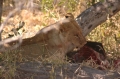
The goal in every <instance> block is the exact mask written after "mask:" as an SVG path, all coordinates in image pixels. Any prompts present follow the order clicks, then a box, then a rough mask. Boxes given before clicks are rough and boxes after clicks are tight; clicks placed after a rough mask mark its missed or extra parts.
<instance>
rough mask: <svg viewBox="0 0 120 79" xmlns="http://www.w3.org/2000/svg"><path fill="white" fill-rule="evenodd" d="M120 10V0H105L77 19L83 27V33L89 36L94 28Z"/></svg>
mask: <svg viewBox="0 0 120 79" xmlns="http://www.w3.org/2000/svg"><path fill="white" fill-rule="evenodd" d="M119 10H120V0H104V2H98V3H96V4H94V5H93V6H91V7H90V8H88V9H87V10H85V11H84V12H82V13H81V14H80V15H79V16H78V17H77V18H76V21H77V23H78V24H79V25H80V27H81V28H82V29H83V35H84V36H87V35H88V34H89V33H90V32H91V31H92V30H93V29H94V28H96V27H97V26H98V25H100V24H101V23H103V22H105V21H106V20H107V17H108V15H109V17H111V16H113V15H114V14H116V13H117V12H118V11H119Z"/></svg>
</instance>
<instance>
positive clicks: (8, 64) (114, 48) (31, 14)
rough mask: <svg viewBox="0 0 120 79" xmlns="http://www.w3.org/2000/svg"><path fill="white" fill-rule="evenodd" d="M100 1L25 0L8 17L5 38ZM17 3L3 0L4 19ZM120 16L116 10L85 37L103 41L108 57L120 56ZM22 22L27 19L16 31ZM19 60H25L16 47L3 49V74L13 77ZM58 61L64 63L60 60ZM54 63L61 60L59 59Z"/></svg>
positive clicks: (0, 59)
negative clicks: (14, 48)
mask: <svg viewBox="0 0 120 79" xmlns="http://www.w3.org/2000/svg"><path fill="white" fill-rule="evenodd" d="M31 1H32V0H31ZM97 1H98V2H99V1H103V0H33V2H34V4H32V3H31V4H30V1H29V0H26V1H25V4H24V7H23V8H24V9H22V10H20V11H19V12H16V13H15V14H14V16H12V17H11V18H10V19H9V20H8V23H7V24H6V25H5V26H6V27H5V28H4V29H3V32H2V39H6V38H9V37H12V36H16V35H25V34H26V33H30V35H32V34H33V33H35V32H37V31H38V30H40V29H41V28H43V27H45V26H47V25H50V24H52V23H54V22H56V21H58V20H60V19H61V18H63V17H64V14H66V13H68V12H71V13H73V14H74V16H75V17H76V16H77V15H78V14H80V13H81V12H82V11H84V10H85V9H86V8H88V7H89V6H90V5H92V4H94V3H96V2H97ZM16 4H17V3H15V2H14V0H4V4H3V16H2V22H4V21H5V19H6V17H7V16H8V13H9V12H11V11H13V10H14V9H15V7H16V6H15V5H16ZM32 5H34V6H32ZM119 20H120V13H117V14H116V15H115V16H114V17H112V18H108V20H107V21H106V22H105V23H103V24H101V25H99V26H98V27H97V28H96V29H95V30H93V31H92V32H91V33H90V34H89V35H88V36H87V37H86V39H87V40H90V41H98V42H102V44H103V45H104V48H105V51H106V53H107V55H108V59H110V58H112V59H116V58H120V49H119V48H120V22H119ZM21 22H25V24H24V25H23V27H22V28H20V29H19V30H17V34H15V32H16V31H13V30H14V29H16V28H19V27H20V23H21ZM30 35H28V36H24V38H26V37H29V36H30ZM16 61H19V62H23V61H25V59H24V58H23V57H22V56H21V55H20V54H18V53H17V51H16V52H14V53H12V52H5V53H0V65H4V67H3V68H0V69H1V70H0V78H5V79H12V77H14V75H15V74H14V72H15V69H16ZM46 61H47V62H49V61H48V60H47V59H44V60H43V63H45V62H46ZM59 62H60V63H61V61H60V60H59ZM54 63H57V64H58V62H57V61H55V62H54ZM64 63H66V62H64ZM0 67H2V66H0ZM6 69H7V71H6ZM53 73H55V72H54V71H51V74H53ZM51 79H53V77H51Z"/></svg>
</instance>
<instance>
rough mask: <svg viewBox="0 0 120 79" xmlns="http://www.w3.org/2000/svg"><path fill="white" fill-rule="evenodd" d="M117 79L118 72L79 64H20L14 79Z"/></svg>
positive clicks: (118, 76)
mask: <svg viewBox="0 0 120 79" xmlns="http://www.w3.org/2000/svg"><path fill="white" fill-rule="evenodd" d="M26 78H27V79H30V78H32V79H51V78H54V79H119V78H120V74H119V73H118V72H109V71H102V70H98V69H94V68H91V67H87V66H81V65H79V64H66V65H63V66H60V67H55V66H54V65H52V64H45V65H43V64H42V63H41V62H26V63H21V64H20V65H19V68H18V69H17V71H16V77H15V79H26Z"/></svg>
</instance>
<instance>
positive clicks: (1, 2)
mask: <svg viewBox="0 0 120 79" xmlns="http://www.w3.org/2000/svg"><path fill="white" fill-rule="evenodd" d="M2 7H3V0H0V25H1V18H2ZM0 41H1V33H0Z"/></svg>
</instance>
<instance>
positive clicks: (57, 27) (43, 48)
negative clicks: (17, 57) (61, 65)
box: [17, 15, 86, 58]
mask: <svg viewBox="0 0 120 79" xmlns="http://www.w3.org/2000/svg"><path fill="white" fill-rule="evenodd" d="M66 16H67V15H66ZM85 43H86V40H85V38H84V37H83V35H82V31H81V28H80V27H79V26H78V24H77V23H76V21H75V20H74V18H73V17H71V16H70V15H69V16H67V17H66V18H65V19H63V20H61V21H59V22H57V23H55V24H52V25H50V26H47V27H45V28H43V29H41V30H40V31H39V32H38V33H37V34H36V35H35V36H33V37H31V38H27V39H23V42H22V44H21V46H20V47H19V48H18V49H17V50H19V51H20V52H21V53H22V54H23V55H25V56H26V55H28V56H31V57H34V58H37V57H39V56H40V57H41V56H47V57H48V56H52V55H55V56H56V57H57V54H58V57H62V58H64V56H65V54H66V53H67V52H69V51H71V50H73V49H74V48H78V49H79V48H81V47H82V46H83V45H84V44H85Z"/></svg>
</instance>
